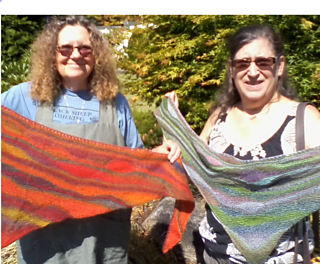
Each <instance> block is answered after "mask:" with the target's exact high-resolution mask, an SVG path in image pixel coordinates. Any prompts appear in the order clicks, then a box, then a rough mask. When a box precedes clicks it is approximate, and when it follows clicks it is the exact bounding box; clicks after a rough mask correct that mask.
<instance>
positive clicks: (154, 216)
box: [142, 197, 205, 264]
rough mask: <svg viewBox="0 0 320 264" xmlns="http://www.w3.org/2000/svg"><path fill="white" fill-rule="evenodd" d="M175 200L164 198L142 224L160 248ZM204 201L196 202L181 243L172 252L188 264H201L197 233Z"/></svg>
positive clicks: (199, 240)
mask: <svg viewBox="0 0 320 264" xmlns="http://www.w3.org/2000/svg"><path fill="white" fill-rule="evenodd" d="M174 203H175V200H174V199H173V198H170V197H167V198H164V199H163V200H162V201H161V202H160V203H159V204H158V206H157V207H156V208H155V209H154V210H153V212H152V213H151V214H150V216H149V217H148V218H146V219H145V220H144V222H143V223H142V227H143V228H144V229H145V230H147V231H150V232H151V234H152V237H153V238H154V239H155V240H156V241H157V242H158V243H159V244H160V245H161V246H162V245H163V243H164V239H165V237H166V234H167V231H168V226H169V223H170V220H171V216H172V212H173V208H174ZM204 206H205V201H204V200H201V201H196V206H195V209H194V211H193V213H192V215H191V217H190V219H189V222H188V224H187V228H186V231H185V233H184V235H183V237H182V240H181V242H180V243H179V244H178V245H177V246H175V247H174V248H173V249H172V250H173V253H174V254H175V255H176V257H177V258H178V259H179V260H181V261H183V262H184V263H188V264H196V263H202V262H203V258H202V254H203V242H202V240H201V237H200V234H199V232H198V227H199V223H200V221H201V220H202V218H203V217H204V216H205V208H204Z"/></svg>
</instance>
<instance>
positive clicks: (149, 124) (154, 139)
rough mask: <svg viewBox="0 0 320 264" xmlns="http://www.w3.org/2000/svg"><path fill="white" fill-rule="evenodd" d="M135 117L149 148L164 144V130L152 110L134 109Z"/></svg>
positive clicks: (140, 132)
mask: <svg viewBox="0 0 320 264" xmlns="http://www.w3.org/2000/svg"><path fill="white" fill-rule="evenodd" d="M132 115H133V119H134V121H135V124H136V126H137V129H138V131H139V134H140V136H141V138H142V141H143V143H144V145H145V147H146V148H147V149H152V148H154V147H157V146H159V145H161V144H162V131H161V129H160V127H159V125H158V124H157V120H156V118H155V116H154V115H153V112H152V111H138V110H133V111H132Z"/></svg>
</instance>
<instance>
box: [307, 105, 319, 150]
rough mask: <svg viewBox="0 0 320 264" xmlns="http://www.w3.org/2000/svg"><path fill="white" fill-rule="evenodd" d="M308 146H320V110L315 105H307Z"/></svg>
mask: <svg viewBox="0 0 320 264" xmlns="http://www.w3.org/2000/svg"><path fill="white" fill-rule="evenodd" d="M304 119H305V120H304V124H305V141H306V147H307V148H312V147H316V146H320V137H319V135H320V112H319V110H318V109H317V108H316V107H314V106H313V105H307V106H306V109H305V113H304Z"/></svg>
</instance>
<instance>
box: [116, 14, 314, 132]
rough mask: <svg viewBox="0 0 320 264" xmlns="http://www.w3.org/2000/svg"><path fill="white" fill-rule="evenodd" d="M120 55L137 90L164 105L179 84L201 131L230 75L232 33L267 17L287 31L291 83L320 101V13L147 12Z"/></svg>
mask: <svg viewBox="0 0 320 264" xmlns="http://www.w3.org/2000/svg"><path fill="white" fill-rule="evenodd" d="M141 23H142V24H143V25H145V26H146V27H145V28H135V29H134V30H133V35H132V37H131V39H130V42H129V47H128V48H127V49H126V52H127V53H128V57H124V58H123V59H122V60H121V61H119V65H120V67H121V68H122V69H124V70H126V71H127V73H130V74H131V76H135V78H132V79H129V80H127V81H126V83H125V85H126V86H127V89H129V90H130V92H131V93H133V94H136V95H138V96H139V97H140V98H142V99H143V100H145V101H146V102H147V103H148V104H152V103H155V104H156V105H159V103H160V101H161V98H162V96H163V95H164V94H165V93H166V92H168V91H172V90H175V91H176V93H177V95H178V96H179V98H180V110H181V112H182V114H183V115H184V116H185V117H186V119H187V121H188V123H189V124H190V125H191V127H192V128H193V129H195V130H196V132H200V130H201V129H202V127H203V126H204V123H205V121H206V119H207V118H208V112H209V111H208V110H209V109H210V108H211V107H212V106H213V102H214V99H215V96H216V94H217V92H218V91H219V90H220V87H221V85H222V84H223V82H224V80H225V73H226V66H227V60H228V53H227V49H226V39H227V38H228V37H229V36H230V34H231V33H234V32H235V31H236V30H238V29H239V28H241V27H243V26H246V25H249V24H257V23H259V24H261V23H267V24H271V25H272V26H274V28H275V29H276V30H277V31H278V32H279V33H280V34H281V35H282V36H283V37H284V39H285V42H286V50H287V57H286V58H287V64H288V71H289V75H290V76H291V79H290V80H291V84H292V86H293V87H295V88H296V90H297V91H298V94H299V95H300V97H301V98H302V99H303V100H306V101H311V102H313V103H315V104H316V105H317V106H319V107H320V86H319V84H320V81H319V78H320V65H319V63H320V62H319V58H320V41H319V39H320V38H319V34H320V28H319V24H320V16H311V15H309V16H284V15H277V16H267V15H257V16H249V15H235V16H225V15H200V16H199V15H180V16H177V15H161V16H156V15H153V16H142V17H141Z"/></svg>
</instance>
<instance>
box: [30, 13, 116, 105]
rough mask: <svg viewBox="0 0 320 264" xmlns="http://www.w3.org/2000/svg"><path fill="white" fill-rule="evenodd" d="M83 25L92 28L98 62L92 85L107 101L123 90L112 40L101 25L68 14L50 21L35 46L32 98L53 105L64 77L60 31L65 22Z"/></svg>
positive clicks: (32, 52) (93, 45) (93, 72)
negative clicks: (59, 58)
mask: <svg viewBox="0 0 320 264" xmlns="http://www.w3.org/2000/svg"><path fill="white" fill-rule="evenodd" d="M68 25H70V26H82V27H84V28H86V29H87V30H88V33H89V37H90V42H91V46H92V50H93V56H94V59H95V65H94V69H93V71H92V73H91V74H90V76H89V78H88V85H89V89H90V91H91V93H92V94H94V95H95V96H97V98H98V100H99V101H101V102H103V101H105V100H108V99H112V98H114V97H115V96H116V95H117V93H118V92H119V81H118V79H117V74H116V63H115V60H114V57H113V54H112V52H111V50H110V48H109V47H108V43H107V41H106V39H105V38H104V37H103V35H102V34H101V33H100V32H99V30H98V29H97V27H96V26H95V25H94V24H93V23H91V22H90V21H89V20H88V19H86V18H84V17H81V16H67V17H66V18H63V19H54V20H52V21H51V22H49V23H48V25H47V26H46V28H45V29H44V30H43V31H42V33H41V34H40V36H39V37H38V38H37V39H36V40H35V42H34V43H33V44H32V46H31V73H30V82H31V98H32V99H33V100H35V101H38V102H39V103H40V104H49V105H53V104H54V101H55V99H56V97H57V96H58V95H59V94H60V93H61V91H62V90H61V88H62V81H61V77H60V75H59V73H58V71H57V68H56V59H55V58H56V52H57V44H58V35H59V32H60V31H61V30H62V29H63V28H64V27H65V26H68Z"/></svg>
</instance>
